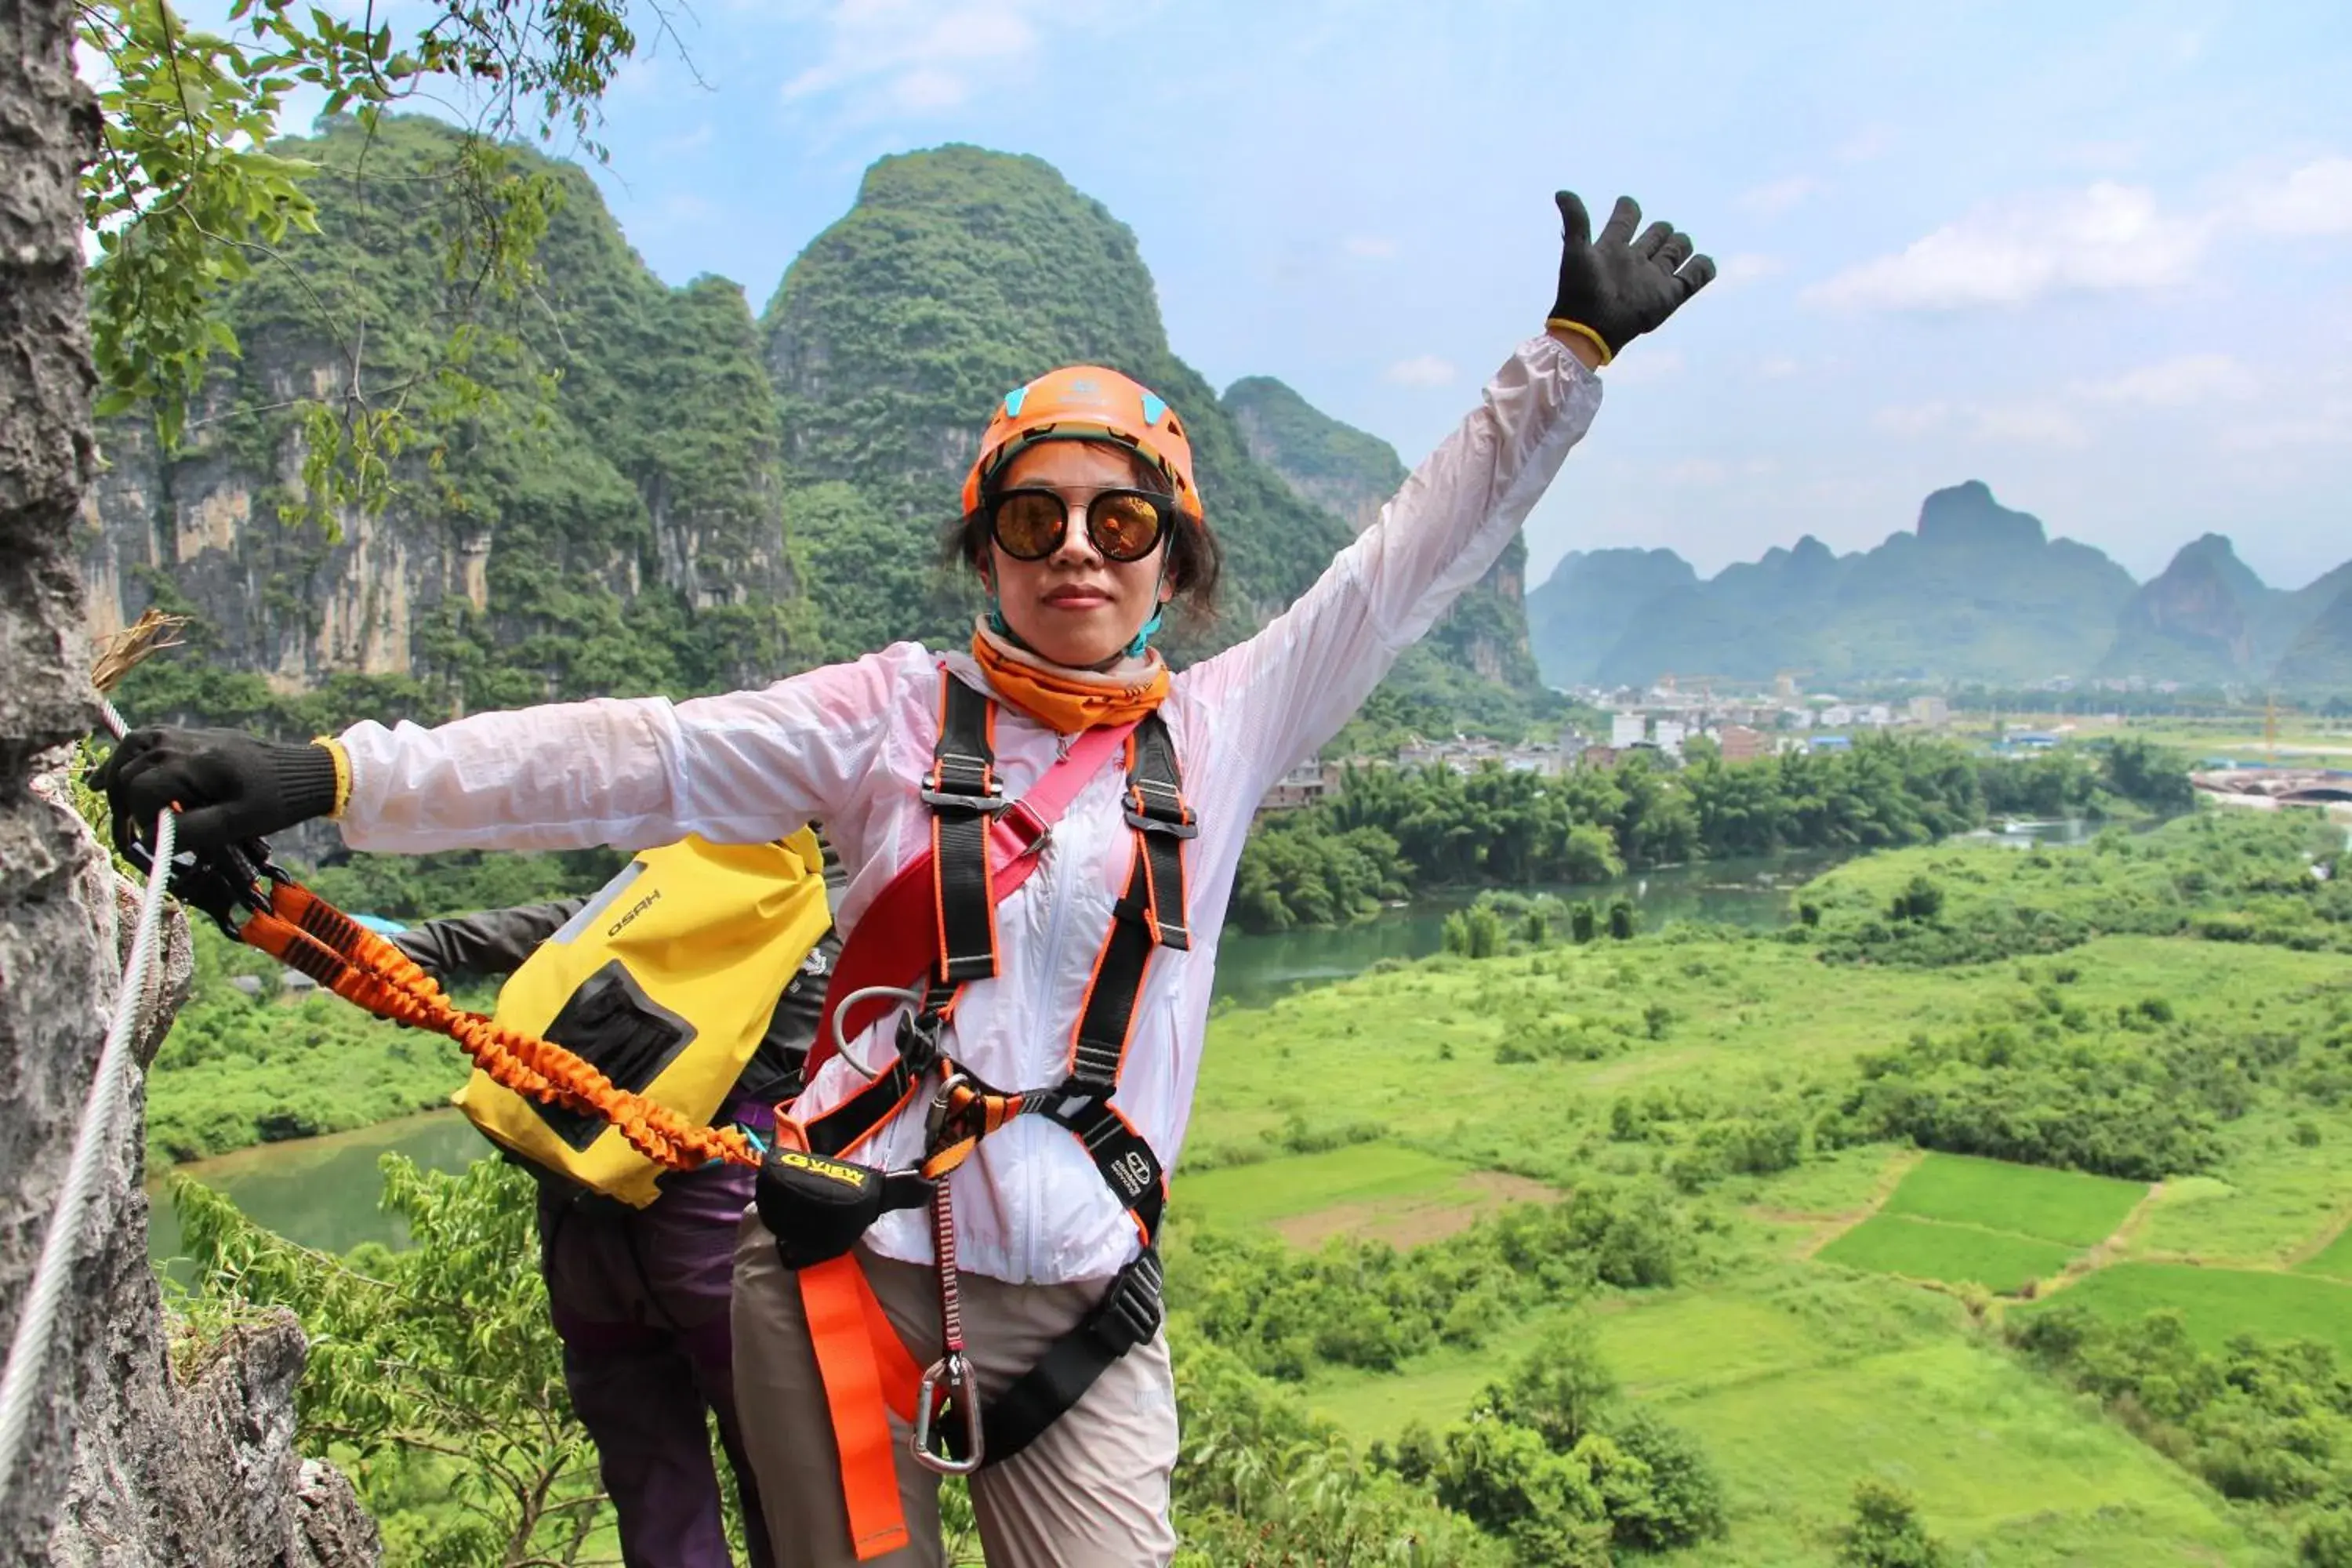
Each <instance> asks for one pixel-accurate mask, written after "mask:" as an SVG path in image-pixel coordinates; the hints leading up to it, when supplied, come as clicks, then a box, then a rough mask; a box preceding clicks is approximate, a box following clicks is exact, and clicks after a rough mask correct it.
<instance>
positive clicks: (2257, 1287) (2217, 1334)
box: [2011, 1263, 2352, 1361]
mask: <svg viewBox="0 0 2352 1568" xmlns="http://www.w3.org/2000/svg"><path fill="white" fill-rule="evenodd" d="M2058 1302H2064V1303H2066V1304H2068V1305H2071V1306H2079V1307H2088V1308H2090V1309H2091V1310H2093V1311H2095V1312H2097V1313H2099V1314H2100V1315H2101V1316H2103V1317H2109V1318H2114V1319H2116V1320H2118V1321H2137V1320H2138V1319H2139V1318H2141V1317H2142V1316H2144V1315H2146V1314H2147V1313H2148V1312H2151V1311H2155V1310H2158V1309H2159V1308H2163V1309H2169V1310H2174V1311H2177V1312H2179V1314H2180V1317H2181V1321H2182V1323H2183V1324H2184V1326H2186V1327H2187V1329H2188V1330H2189V1338H2190V1339H2192V1340H2194V1341H2195V1342H2197V1343H2198V1344H2199V1345H2200V1346H2201V1347H2203V1348H2204V1349H2206V1350H2209V1351H2210V1350H2219V1349H2221V1346H2222V1345H2223V1344H2224V1343H2225V1342H2227V1341H2228V1340H2229V1338H2230V1336H2231V1335H2232V1334H2237V1333H2250V1334H2255V1335H2258V1336H2260V1337H2263V1338H2265V1339H2305V1340H2317V1341H2319V1342H2322V1343H2324V1344H2332V1345H2334V1346H2335V1347H2336V1353H2337V1354H2338V1355H2340V1356H2343V1357H2345V1358H2346V1359H2347V1361H2352V1284H2345V1283H2343V1282H2340V1281H2337V1280H2334V1279H2319V1278H2316V1277H2314V1276H2311V1275H2305V1274H2282V1273H2278V1272H2275V1271H2270V1270H2261V1271H2257V1270H2254V1269H2249V1268H2198V1267H2196V1266H2195V1265H2193V1264H2186V1263H2118V1264H2116V1265H2114V1266H2112V1267H2110V1268H2101V1269H2097V1270H2095V1271H2094V1272H2092V1273H2089V1274H2086V1275H2084V1276H2083V1277H2082V1278H2081V1279H2077V1280H2075V1281H2074V1282H2073V1283H2072V1284H2070V1285H2068V1286H2067V1287H2066V1288H2065V1289H2063V1290H2061V1291H2057V1292H2055V1293H2053V1295H2051V1296H2050V1297H2048V1298H2047V1299H2046V1300H2045V1301H2043V1302H2040V1303H2034V1304H2032V1305H2028V1306H2023V1307H2018V1308H2013V1309H2011V1310H2014V1311H2020V1312H2026V1313H2031V1312H2032V1311H2034V1310H2041V1309H2046V1307H2048V1306H2050V1305H2054V1304H2056V1303H2058Z"/></svg>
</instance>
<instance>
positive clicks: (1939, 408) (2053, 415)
mask: <svg viewBox="0 0 2352 1568" xmlns="http://www.w3.org/2000/svg"><path fill="white" fill-rule="evenodd" d="M1870 423H1871V426H1872V427H1873V428H1874V429H1877V430H1880V431H1883V432H1885V434H1887V435H1889V436H1904V437H1919V436H1932V435H1935V434H1937V433H1938V432H1941V431H1946V430H1952V431H1956V432H1958V434H1960V435H1962V436H1964V437H1967V438H1968V439H1969V440H1972V441H1986V442H1992V443H1996V444H2000V445H2006V446H2036V447H2081V446H2084V445H2086V444H2087V443H2088V442H2089V440H2090V435H2089V432H2087V431H2085V430H2084V428H2083V425H2082V422H2081V421H2080V420H2078V419H2076V418H2075V417H2074V416H2073V415H2072V414H2069V413H2068V412H2067V411H2066V410H2065V409H2063V408H2062V407H2060V406H2059V405H2056V404H2054V403H2052V402H2048V401H2039V402H2032V403H2018V404H1958V405H1955V404H1950V403H1943V402H1935V403H1920V404H1914V405H1909V406H1907V407H1891V408H1882V409H1880V410H1879V411H1878V412H1877V413H1875V414H1874V415H1872V416H1870Z"/></svg>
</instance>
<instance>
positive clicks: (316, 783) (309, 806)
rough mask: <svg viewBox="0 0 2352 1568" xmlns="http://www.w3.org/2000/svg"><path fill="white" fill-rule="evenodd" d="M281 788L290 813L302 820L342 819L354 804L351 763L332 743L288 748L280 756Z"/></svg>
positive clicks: (280, 752) (279, 753) (279, 775)
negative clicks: (314, 818)
mask: <svg viewBox="0 0 2352 1568" xmlns="http://www.w3.org/2000/svg"><path fill="white" fill-rule="evenodd" d="M278 790H279V792H280V797H281V798H282V799H283V800H284V801H285V802H286V806H287V809H288V810H289V811H292V812H296V813H299V820H302V821H308V820H310V818H311V817H314V816H341V815H342V813H343V807H344V805H346V804H348V803H349V801H350V800H351V795H352V763H351V759H350V758H349V757H347V756H346V755H344V753H343V748H342V747H341V745H339V744H337V743H336V742H333V741H329V740H318V741H313V742H310V744H309V745H307V746H287V747H284V748H282V749H281V750H280V751H279V752H278Z"/></svg>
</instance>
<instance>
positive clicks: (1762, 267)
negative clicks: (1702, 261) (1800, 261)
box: [1715, 250, 1789, 285]
mask: <svg viewBox="0 0 2352 1568" xmlns="http://www.w3.org/2000/svg"><path fill="white" fill-rule="evenodd" d="M1788 269H1789V264H1788V263H1787V262H1785V261H1783V260H1781V259H1780V258H1779V257H1777V256H1762V255H1759V254H1758V253H1757V252H1755V251H1752V250H1743V251H1741V252H1740V253H1739V254H1738V255H1737V256H1727V257H1725V258H1723V259H1722V260H1721V261H1718V262H1717V263H1716V264H1715V281H1716V283H1717V284H1718V285H1722V284H1731V285H1738V284H1741V283H1753V282H1755V281H1756V280H1757V279H1760V278H1769V277H1772V276H1773V275H1774V274H1776V273H1780V272H1786V271H1787V270H1788Z"/></svg>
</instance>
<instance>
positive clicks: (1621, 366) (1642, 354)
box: [1603, 344, 1684, 386]
mask: <svg viewBox="0 0 2352 1568" xmlns="http://www.w3.org/2000/svg"><path fill="white" fill-rule="evenodd" d="M1627 346H1628V347H1629V349H1630V350H1631V353H1629V354H1628V355H1627V356H1626V357H1624V358H1622V359H1617V360H1613V361H1612V362H1611V363H1610V365H1609V369H1608V370H1607V371H1606V372H1605V373H1603V374H1606V375H1607V376H1608V377H1609V379H1610V380H1611V381H1612V382H1614V383H1616V384H1619V385H1621V386H1623V385H1635V386H1638V385H1640V384H1642V383H1643V382H1649V381H1664V380H1666V379H1667V378H1668V377H1670V376H1675V375H1680V374H1682V369H1683V364H1684V360H1683V355H1682V351H1681V350H1680V349H1664V348H1653V347H1650V346H1648V345H1646V344H1629V345H1627Z"/></svg>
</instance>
